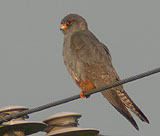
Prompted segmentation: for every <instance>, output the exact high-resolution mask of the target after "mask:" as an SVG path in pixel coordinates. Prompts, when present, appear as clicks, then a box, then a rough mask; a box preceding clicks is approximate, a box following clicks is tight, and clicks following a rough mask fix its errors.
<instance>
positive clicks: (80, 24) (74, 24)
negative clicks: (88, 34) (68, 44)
mask: <svg viewBox="0 0 160 136" xmlns="http://www.w3.org/2000/svg"><path fill="white" fill-rule="evenodd" d="M60 29H61V30H62V32H63V33H64V34H68V33H73V32H78V31H81V30H85V29H88V27H87V22H86V21H85V19H84V18H83V17H81V16H79V15H77V14H69V15H67V16H65V17H64V18H63V19H62V21H61V28H60Z"/></svg>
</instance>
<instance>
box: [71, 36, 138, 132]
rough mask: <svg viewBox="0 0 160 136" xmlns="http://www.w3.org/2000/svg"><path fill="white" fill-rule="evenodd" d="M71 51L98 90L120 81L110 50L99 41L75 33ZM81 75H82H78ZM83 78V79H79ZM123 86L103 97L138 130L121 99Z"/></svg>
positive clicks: (113, 89) (105, 93) (85, 74)
mask: <svg viewBox="0 0 160 136" xmlns="http://www.w3.org/2000/svg"><path fill="white" fill-rule="evenodd" d="M71 49H72V52H73V54H74V55H75V57H76V58H77V62H78V63H79V64H81V65H79V68H80V69H81V70H76V71H75V73H77V72H78V71H80V72H81V73H84V76H85V77H87V78H88V79H89V80H90V81H91V82H92V83H93V84H94V86H95V87H96V88H100V87H103V86H105V85H109V84H111V83H114V82H115V81H116V80H119V77H118V75H117V74H116V72H115V70H114V68H113V66H112V63H111V56H110V54H109V50H108V48H107V47H106V46H105V45H103V44H102V43H100V42H99V41H98V40H97V39H94V38H92V37H90V35H87V34H83V33H75V34H74V35H72V38H71ZM77 75H80V74H77ZM78 78H81V77H78ZM122 89H123V88H122V86H119V87H115V88H112V89H109V90H106V91H103V92H102V94H103V96H104V97H105V98H106V99H107V100H108V101H109V102H110V103H111V104H112V105H113V106H114V107H115V108H116V110H117V111H119V112H120V113H121V114H122V115H123V116H124V117H125V118H126V119H127V120H128V121H129V122H131V124H132V125H133V126H134V127H135V128H136V129H138V126H137V124H136V122H135V120H134V119H133V117H132V116H131V114H130V113H129V111H128V110H127V108H126V106H125V104H124V103H123V102H122V100H121V98H120V97H119V95H118V93H117V90H119V91H122Z"/></svg>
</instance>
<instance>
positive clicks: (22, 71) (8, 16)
mask: <svg viewBox="0 0 160 136" xmlns="http://www.w3.org/2000/svg"><path fill="white" fill-rule="evenodd" d="M159 5H160V2H159V1H158V0H152V1H151V0H134V1H128V0H121V1H120V0H114V1H113V0H99V1H98V0H97V1H93V0H79V1H76V0H66V1H64V0H43V1H42V0H1V1H0V90H1V95H0V107H4V106H8V105H23V106H27V107H29V108H34V107H37V106H40V105H44V104H47V103H50V102H53V101H56V100H60V99H63V98H66V97H69V96H72V95H76V94H78V93H80V91H81V90H80V89H79V88H78V87H77V86H76V85H75V83H74V82H73V81H72V78H71V77H70V75H69V74H68V72H67V70H66V68H65V66H64V63H63V58H62V48H63V46H62V45H63V38H64V37H63V34H62V32H60V22H61V19H62V18H63V17H64V16H66V15H67V14H69V13H77V14H79V15H81V16H83V17H84V18H85V19H86V20H87V22H88V26H89V29H90V30H91V31H92V32H93V33H94V34H95V35H96V36H97V37H98V38H99V40H100V41H101V42H103V43H104V44H106V45H107V46H108V48H109V49H110V52H111V55H112V59H113V65H114V67H115V69H116V71H117V72H118V74H119V76H120V77H121V79H123V78H127V77H129V76H132V75H135V74H138V73H141V72H144V71H147V70H151V69H154V68H156V67H159V66H160V59H159V58H160V53H159V52H160V15H159V14H160V7H159ZM159 83H160V74H156V75H153V76H150V77H147V78H144V79H141V80H138V81H134V82H132V83H128V84H126V85H124V88H125V90H126V92H127V93H128V94H129V96H130V97H131V98H132V99H133V101H134V102H135V103H136V104H137V105H138V106H139V107H140V108H141V110H142V111H143V112H144V113H145V115H146V116H147V117H148V119H149V121H150V124H149V125H148V124H146V123H143V122H141V121H140V120H139V119H138V118H137V117H135V116H134V115H133V116H134V117H135V120H136V122H137V124H138V125H139V128H140V131H139V132H138V131H136V130H135V128H133V127H132V125H131V124H130V123H129V122H128V121H127V120H126V119H125V118H124V117H123V116H122V115H120V114H119V113H118V112H117V111H116V110H115V109H114V108H113V107H112V106H111V105H110V104H109V103H108V102H107V101H106V100H105V99H104V98H103V96H102V95H101V94H100V93H98V94H95V95H93V96H91V97H90V98H89V99H81V100H76V101H73V102H70V103H67V104H64V105H60V106H58V107H55V108H50V109H48V110H44V111H41V112H38V113H34V114H31V115H30V119H29V120H30V121H42V120H44V119H45V118H47V117H48V116H51V115H53V114H56V113H58V112H65V111H70V112H78V113H81V114H82V118H81V119H80V122H79V123H80V127H91V128H96V129H98V130H100V132H101V134H104V135H112V136H135V135H139V136H150V135H158V134H159V129H160V125H159V124H160V123H159V122H160V118H159V115H160V109H159V104H160V99H159V96H160V86H159ZM44 135H45V133H37V134H33V136H44Z"/></svg>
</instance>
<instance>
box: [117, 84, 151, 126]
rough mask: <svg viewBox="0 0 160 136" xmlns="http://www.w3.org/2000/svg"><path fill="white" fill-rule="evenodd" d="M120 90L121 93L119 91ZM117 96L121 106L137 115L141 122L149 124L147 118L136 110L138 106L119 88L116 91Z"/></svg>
mask: <svg viewBox="0 0 160 136" xmlns="http://www.w3.org/2000/svg"><path fill="white" fill-rule="evenodd" d="M121 90H122V91H121ZM116 91H117V94H118V96H119V97H120V99H121V101H122V102H123V104H124V105H125V106H126V107H127V108H129V109H130V110H131V111H132V112H133V113H134V114H135V115H137V116H138V117H139V118H140V119H141V120H142V121H144V122H147V123H149V120H148V119H147V117H146V116H145V115H144V114H143V112H142V111H141V110H140V109H139V108H138V106H137V105H136V104H135V103H134V102H133V101H132V99H131V98H130V97H129V96H128V94H127V93H126V92H125V91H124V89H123V88H122V87H121V86H120V88H119V89H116Z"/></svg>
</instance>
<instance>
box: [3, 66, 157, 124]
mask: <svg viewBox="0 0 160 136" xmlns="http://www.w3.org/2000/svg"><path fill="white" fill-rule="evenodd" d="M158 72H160V67H159V68H156V69H153V70H150V71H147V72H144V73H141V74H138V75H135V76H132V77H129V78H126V79H123V80H120V81H116V82H115V83H113V84H111V85H108V86H105V87H102V88H100V89H94V90H91V91H89V92H87V93H85V94H84V95H85V96H89V95H92V94H94V93H98V92H101V91H103V90H107V89H110V88H112V87H116V86H119V85H122V84H125V83H128V82H131V81H134V80H138V79H141V78H144V77H147V76H150V75H152V74H156V73H158ZM79 98H80V95H79V94H78V95H74V96H71V97H68V98H65V99H62V100H59V101H55V102H52V103H49V104H46V105H42V106H39V107H36V108H32V109H29V110H24V111H22V112H18V113H13V114H11V115H8V116H6V117H3V118H2V117H1V118H0V123H3V122H5V121H9V120H11V119H14V118H19V117H22V116H25V115H27V114H31V113H34V112H38V111H42V110H45V109H48V108H51V107H54V106H57V105H60V104H64V103H67V102H70V101H73V100H76V99H79Z"/></svg>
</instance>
